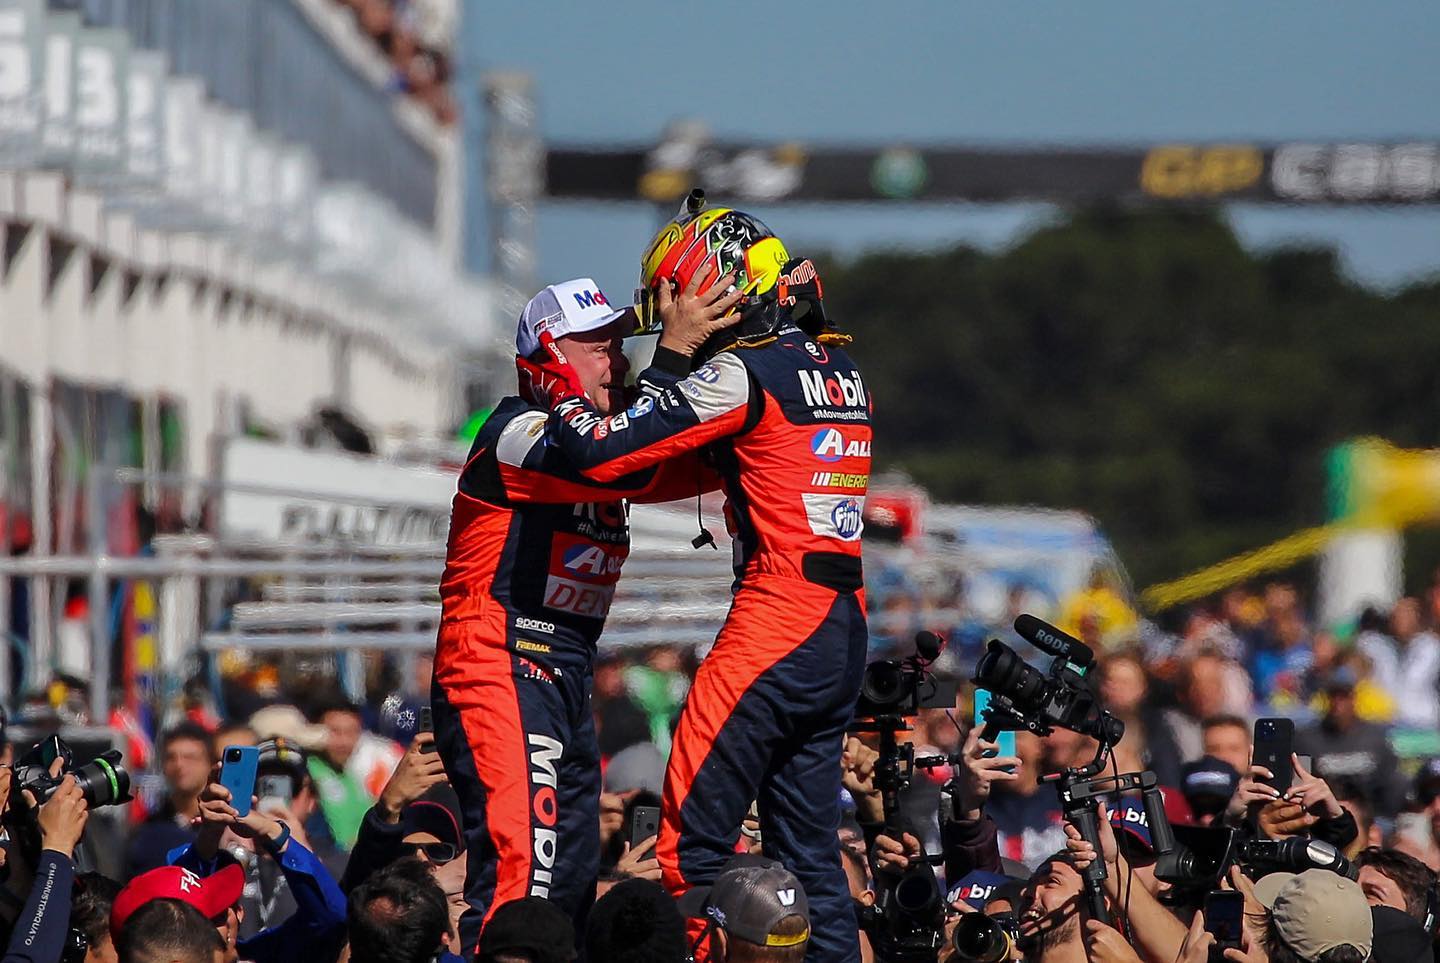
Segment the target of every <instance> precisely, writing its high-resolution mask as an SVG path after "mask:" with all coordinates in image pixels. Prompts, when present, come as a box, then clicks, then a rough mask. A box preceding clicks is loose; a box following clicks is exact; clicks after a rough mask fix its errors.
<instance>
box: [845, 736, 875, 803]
mask: <svg viewBox="0 0 1440 963" xmlns="http://www.w3.org/2000/svg"><path fill="white" fill-rule="evenodd" d="M879 758H880V753H879V752H877V751H876V750H874V749H871V748H870V747H869V746H867V745H865V743H863V742H861V741H860V739H859V738H858V737H856V736H849V737H848V738H846V740H845V751H844V752H843V753H841V756H840V767H841V770H840V782H841V784H842V785H843V786H844V787H845V789H846V791H848V792H849V793H850V798H852V799H854V800H855V815H856V817H857V818H858V819H859V820H860V821H861V822H869V823H876V822H879V821H880V820H882V819H884V818H885V801H884V800H883V799H882V798H881V796H880V790H879V789H878V788H876V786H875V763H876V761H878V760H879Z"/></svg>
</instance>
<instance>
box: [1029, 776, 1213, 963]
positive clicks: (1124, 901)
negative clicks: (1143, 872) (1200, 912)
mask: <svg viewBox="0 0 1440 963" xmlns="http://www.w3.org/2000/svg"><path fill="white" fill-rule="evenodd" d="M1065 835H1066V837H1067V839H1066V844H1065V846H1066V850H1067V852H1068V853H1069V854H1070V860H1071V863H1072V865H1073V866H1074V867H1075V868H1076V869H1079V870H1082V871H1083V870H1084V869H1085V868H1086V867H1087V866H1089V865H1090V864H1091V863H1092V862H1093V861H1094V860H1095V847H1094V846H1092V845H1091V844H1090V843H1089V842H1087V841H1085V839H1083V838H1082V837H1081V835H1080V831H1079V830H1078V829H1076V828H1075V827H1074V826H1070V825H1067V826H1066V827H1065ZM1100 853H1101V856H1102V857H1103V858H1104V860H1105V883H1104V886H1105V897H1106V899H1107V900H1108V901H1109V903H1110V905H1111V906H1117V907H1121V908H1122V912H1124V913H1125V916H1126V921H1125V922H1126V926H1127V927H1128V929H1129V931H1130V933H1131V935H1132V936H1133V937H1134V939H1135V943H1136V946H1137V947H1138V948H1139V949H1140V950H1142V951H1143V952H1144V954H1145V956H1146V957H1147V958H1148V959H1151V960H1165V961H1169V960H1173V959H1175V955H1176V953H1178V952H1179V950H1180V947H1181V946H1182V945H1183V943H1184V941H1185V927H1184V925H1183V924H1182V923H1181V922H1180V921H1179V920H1177V919H1176V918H1175V916H1174V915H1173V914H1172V913H1171V912H1170V910H1169V909H1168V908H1166V906H1165V905H1164V904H1163V903H1161V902H1160V901H1159V899H1157V898H1156V897H1155V895H1154V894H1152V893H1151V891H1150V890H1149V889H1148V888H1147V887H1146V886H1144V885H1137V883H1138V882H1139V881H1138V880H1137V879H1136V877H1135V876H1134V867H1133V866H1131V864H1130V861H1129V860H1128V859H1126V857H1125V855H1124V854H1122V853H1121V852H1120V844H1119V841H1118V839H1117V837H1116V835H1115V828H1114V823H1113V822H1112V820H1111V817H1110V811H1109V809H1108V808H1107V807H1106V806H1105V804H1104V803H1101V804H1100ZM1022 933H1023V931H1022Z"/></svg>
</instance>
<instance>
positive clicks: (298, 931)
mask: <svg viewBox="0 0 1440 963" xmlns="http://www.w3.org/2000/svg"><path fill="white" fill-rule="evenodd" d="M218 779H219V768H218V767H217V768H216V769H215V770H214V771H213V772H212V775H211V781H210V783H209V784H208V785H207V786H206V787H205V788H204V789H203V790H202V791H201V793H200V796H199V807H200V815H199V824H200V825H199V832H198V834H197V836H196V839H195V842H194V843H192V844H190V845H189V846H185V847H182V848H180V849H177V850H175V851H173V852H171V853H170V862H171V864H172V865H173V866H177V867H181V868H183V869H185V870H188V871H190V872H192V873H194V874H195V875H196V876H199V877H201V878H202V879H203V878H205V877H208V876H211V875H212V874H215V873H217V872H219V871H220V870H222V869H224V868H225V867H226V866H229V865H238V863H237V860H236V859H235V857H234V856H233V855H231V854H230V852H229V851H228V850H225V849H222V843H223V842H224V840H225V838H226V836H227V834H232V835H233V836H234V837H236V838H237V839H239V840H242V841H246V842H248V843H249V844H250V845H252V846H254V847H256V848H257V849H260V850H263V851H264V852H265V853H267V854H268V855H270V856H271V857H273V858H274V859H275V861H276V863H277V864H278V865H279V867H280V872H281V873H282V874H283V875H284V877H285V882H286V885H287V887H288V888H289V891H290V894H291V895H292V896H293V897H294V899H295V904H296V910H295V912H294V914H293V915H291V916H290V918H289V919H287V920H285V922H283V923H281V924H279V925H278V926H273V927H270V928H269V929H265V930H262V931H261V932H259V933H257V934H256V935H254V936H252V937H250V938H248V939H240V938H239V930H240V924H241V921H242V919H243V916H244V910H243V908H242V907H241V906H240V902H239V895H240V894H239V893H237V894H236V898H235V901H234V903H233V905H231V906H229V907H228V908H227V909H226V910H225V915H224V918H223V920H217V927H218V928H220V929H221V931H222V936H224V938H225V946H226V955H225V963H235V961H236V960H238V959H241V958H243V959H245V960H248V961H252V963H317V961H321V960H329V959H333V958H334V957H335V955H336V954H337V953H339V951H340V947H341V945H342V944H343V942H344V939H345V912H346V905H345V896H344V894H343V893H341V892H340V887H339V886H338V885H337V884H336V882H335V880H334V878H333V877H331V875H330V873H329V872H328V871H327V870H326V869H325V867H324V865H323V864H322V863H321V862H320V860H319V859H318V858H317V857H316V856H315V854H314V853H312V852H310V850H308V849H306V848H305V847H304V846H303V845H301V844H300V842H299V841H298V840H296V839H295V838H294V837H293V835H292V832H291V829H290V827H289V826H288V825H287V824H286V823H284V822H282V821H280V820H278V819H275V818H274V817H272V816H268V815H266V814H265V813H263V812H261V811H260V809H259V808H258V805H257V806H252V807H251V808H250V811H249V812H248V813H246V814H245V815H244V816H241V815H240V813H239V811H238V810H236V809H235V807H234V806H232V805H231V799H232V797H231V794H230V790H229V789H227V788H225V786H223V785H221V784H220V783H219V782H218ZM256 802H257V803H258V799H257V800H256Z"/></svg>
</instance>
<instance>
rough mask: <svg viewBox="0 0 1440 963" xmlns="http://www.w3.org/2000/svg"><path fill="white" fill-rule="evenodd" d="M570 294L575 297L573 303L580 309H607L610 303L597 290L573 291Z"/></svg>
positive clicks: (603, 294) (602, 293)
mask: <svg viewBox="0 0 1440 963" xmlns="http://www.w3.org/2000/svg"><path fill="white" fill-rule="evenodd" d="M571 293H572V294H573V295H574V297H575V303H576V304H577V305H579V306H580V307H582V308H594V307H601V308H608V307H609V306H610V302H609V301H607V300H605V292H604V291H601V290H600V289H599V288H596V289H595V290H593V291H591V290H590V289H589V288H586V289H585V290H583V291H574V292H571Z"/></svg>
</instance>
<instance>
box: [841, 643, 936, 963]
mask: <svg viewBox="0 0 1440 963" xmlns="http://www.w3.org/2000/svg"><path fill="white" fill-rule="evenodd" d="M944 648H945V640H944V639H943V638H941V637H940V636H938V635H936V634H935V633H934V632H919V633H917V634H916V636H915V654H914V655H912V656H909V657H907V658H903V659H883V660H880V661H877V662H871V663H870V664H869V665H867V666H866V667H865V678H864V680H863V681H862V682H861V685H860V699H859V701H858V702H857V703H856V706H855V722H854V724H853V725H852V726H851V730H852V731H854V732H874V733H878V734H879V736H880V758H879V759H877V760H876V762H875V788H876V789H878V790H879V791H880V799H881V803H882V805H883V807H884V810H885V825H886V826H887V827H889V828H888V830H887V835H892V836H894V837H896V838H899V836H900V835H901V834H902V831H901V829H900V828H899V827H900V824H901V814H900V794H901V793H902V792H904V790H905V789H906V788H907V787H908V786H909V785H910V782H911V779H912V778H913V776H914V772H915V770H916V769H932V768H935V767H938V766H944V765H949V764H951V763H953V762H954V761H955V760H954V759H952V758H951V757H950V756H948V755H934V756H918V757H917V756H916V755H915V746H914V745H913V744H911V743H908V742H907V743H901V742H900V741H899V740H898V739H897V738H896V737H897V735H898V734H899V733H901V732H906V731H908V730H909V729H910V724H909V723H908V722H906V721H905V719H906V717H907V716H914V715H916V714H917V713H918V712H919V711H920V710H921V709H953V708H954V707H955V700H956V696H957V690H958V687H957V685H956V683H955V681H954V680H946V679H939V678H936V677H935V675H934V674H933V673H932V672H931V671H930V666H931V664H932V663H934V661H935V660H936V659H937V658H939V656H940V653H941V651H942V650H943V649H944ZM942 860H943V856H940V855H933V854H932V855H921V856H916V857H911V860H910V863H911V865H910V867H909V868H908V869H907V870H906V871H905V872H904V873H902V874H901V875H900V877H899V878H898V879H896V880H895V881H894V882H893V883H891V884H889V885H887V886H885V887H884V888H883V889H882V890H881V892H880V895H879V899H878V900H877V902H876V904H875V905H874V906H872V907H869V908H868V909H866V910H865V911H864V912H863V913H862V915H861V920H860V925H861V927H862V928H863V929H864V930H865V932H866V933H868V934H870V939H871V942H872V943H873V944H874V946H875V950H876V954H877V956H878V958H880V959H884V960H896V961H900V963H912V961H915V963H928V961H933V960H934V959H935V957H936V954H937V952H938V951H939V949H940V947H941V946H942V945H943V944H944V941H945V937H944V923H945V900H944V895H943V894H942V893H941V892H940V883H939V882H938V881H937V880H936V878H935V872H934V870H933V869H932V868H931V867H932V866H933V865H935V864H937V863H939V862H941V861H942Z"/></svg>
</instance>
